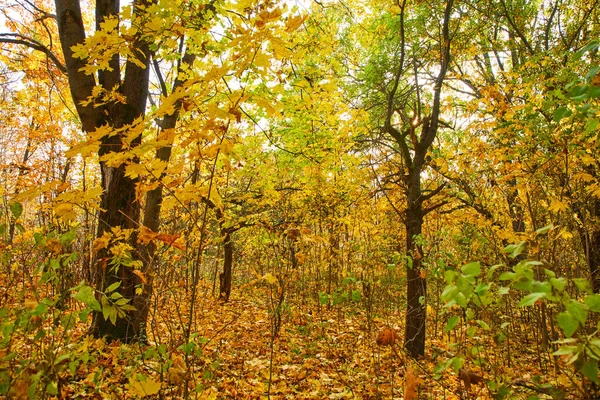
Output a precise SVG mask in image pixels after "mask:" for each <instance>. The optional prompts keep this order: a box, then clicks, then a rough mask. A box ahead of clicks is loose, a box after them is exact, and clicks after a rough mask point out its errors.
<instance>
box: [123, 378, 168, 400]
mask: <svg viewBox="0 0 600 400" xmlns="http://www.w3.org/2000/svg"><path fill="white" fill-rule="evenodd" d="M160 388H161V385H160V382H157V381H155V380H154V379H152V378H147V379H146V380H145V381H135V382H134V383H133V384H131V385H130V386H129V389H130V390H131V391H132V392H133V394H136V395H138V396H139V397H145V396H151V395H153V394H156V393H158V392H159V391H160Z"/></svg>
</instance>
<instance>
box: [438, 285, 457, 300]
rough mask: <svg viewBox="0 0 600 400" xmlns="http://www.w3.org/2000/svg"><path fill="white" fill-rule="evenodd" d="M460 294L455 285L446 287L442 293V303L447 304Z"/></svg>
mask: <svg viewBox="0 0 600 400" xmlns="http://www.w3.org/2000/svg"><path fill="white" fill-rule="evenodd" d="M459 292H460V290H459V289H458V287H457V286H456V285H448V286H446V287H445V288H444V291H443V292H442V301H444V302H447V301H450V300H453V299H454V297H455V296H456V295H457V294H458V293H459Z"/></svg>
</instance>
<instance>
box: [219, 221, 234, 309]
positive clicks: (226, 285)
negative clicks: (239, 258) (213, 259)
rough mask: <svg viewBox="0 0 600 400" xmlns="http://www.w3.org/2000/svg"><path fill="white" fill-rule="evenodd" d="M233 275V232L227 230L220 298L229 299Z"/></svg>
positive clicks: (220, 276) (224, 241)
mask: <svg viewBox="0 0 600 400" xmlns="http://www.w3.org/2000/svg"><path fill="white" fill-rule="evenodd" d="M232 275H233V240H231V233H230V232H229V230H225V237H224V239H223V272H222V273H221V274H220V275H219V300H223V301H225V302H227V301H229V295H230V294H231V281H232Z"/></svg>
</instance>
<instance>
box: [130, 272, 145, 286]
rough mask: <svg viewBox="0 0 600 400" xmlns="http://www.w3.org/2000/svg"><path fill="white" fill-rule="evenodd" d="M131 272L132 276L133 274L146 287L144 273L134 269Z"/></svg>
mask: <svg viewBox="0 0 600 400" xmlns="http://www.w3.org/2000/svg"><path fill="white" fill-rule="evenodd" d="M132 272H133V274H134V275H135V276H137V277H138V278H140V281H142V283H143V284H144V285H147V284H148V279H146V274H144V273H143V272H142V271H140V270H139V269H134V270H133V271H132Z"/></svg>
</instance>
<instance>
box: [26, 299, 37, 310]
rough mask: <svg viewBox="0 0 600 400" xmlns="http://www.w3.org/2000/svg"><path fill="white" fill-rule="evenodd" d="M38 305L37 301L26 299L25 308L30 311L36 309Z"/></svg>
mask: <svg viewBox="0 0 600 400" xmlns="http://www.w3.org/2000/svg"><path fill="white" fill-rule="evenodd" d="M37 305H38V302H37V301H36V300H35V299H32V298H29V299H25V307H27V309H28V310H33V309H34V308H36V307H37Z"/></svg>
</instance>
